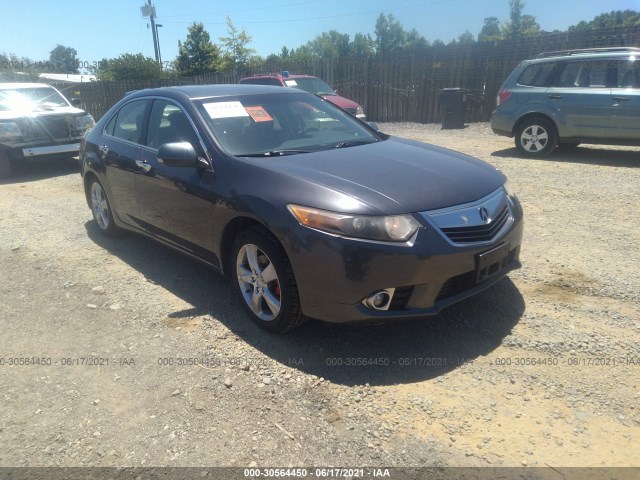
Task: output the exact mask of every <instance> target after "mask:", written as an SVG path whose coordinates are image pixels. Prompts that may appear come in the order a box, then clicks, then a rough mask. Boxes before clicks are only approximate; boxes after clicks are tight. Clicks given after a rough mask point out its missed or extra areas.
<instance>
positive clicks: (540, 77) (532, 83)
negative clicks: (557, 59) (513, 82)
mask: <svg viewBox="0 0 640 480" xmlns="http://www.w3.org/2000/svg"><path fill="white" fill-rule="evenodd" d="M555 66H556V65H555V63H552V62H547V63H534V64H533V65H529V66H528V67H527V68H525V69H524V71H523V72H522V74H521V75H520V78H518V84H520V85H525V86H529V87H545V86H547V85H548V84H549V79H550V76H551V73H552V72H553V71H554V69H555Z"/></svg>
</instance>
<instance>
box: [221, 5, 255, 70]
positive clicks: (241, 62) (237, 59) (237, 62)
mask: <svg viewBox="0 0 640 480" xmlns="http://www.w3.org/2000/svg"><path fill="white" fill-rule="evenodd" d="M227 34H228V36H226V37H220V41H221V42H222V44H223V45H224V55H225V58H226V60H227V63H228V64H229V65H230V66H231V67H232V68H233V69H234V70H237V69H240V68H244V67H246V66H247V65H248V63H249V58H250V57H251V55H252V54H253V53H255V50H254V49H253V48H249V47H248V46H247V45H249V43H251V35H249V34H248V33H247V32H246V31H245V30H244V29H242V30H241V31H238V29H237V28H236V26H235V25H234V24H233V22H232V21H231V18H229V17H227Z"/></svg>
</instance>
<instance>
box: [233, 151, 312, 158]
mask: <svg viewBox="0 0 640 480" xmlns="http://www.w3.org/2000/svg"><path fill="white" fill-rule="evenodd" d="M299 153H310V152H309V150H271V151H269V152H261V153H241V154H236V157H282V156H284V155H297V154H299Z"/></svg>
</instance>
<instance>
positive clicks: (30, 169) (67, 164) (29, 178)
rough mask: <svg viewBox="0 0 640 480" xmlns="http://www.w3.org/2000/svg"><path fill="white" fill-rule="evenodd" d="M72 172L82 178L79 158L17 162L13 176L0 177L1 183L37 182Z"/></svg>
mask: <svg viewBox="0 0 640 480" xmlns="http://www.w3.org/2000/svg"><path fill="white" fill-rule="evenodd" d="M72 174H75V175H78V178H80V165H79V164H78V159H77V158H73V157H71V158H54V159H51V160H37V161H33V162H26V163H17V164H14V166H13V175H12V176H11V178H3V179H0V185H9V184H12V183H26V182H36V181H38V180H44V179H46V178H53V177H62V176H65V175H72Z"/></svg>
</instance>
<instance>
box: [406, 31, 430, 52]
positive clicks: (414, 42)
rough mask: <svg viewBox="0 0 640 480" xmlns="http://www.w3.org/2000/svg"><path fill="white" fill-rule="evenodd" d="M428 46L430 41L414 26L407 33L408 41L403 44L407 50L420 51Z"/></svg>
mask: <svg viewBox="0 0 640 480" xmlns="http://www.w3.org/2000/svg"><path fill="white" fill-rule="evenodd" d="M428 46H429V42H428V41H427V39H426V38H424V36H422V35H420V33H419V32H418V31H417V30H416V29H415V28H412V29H411V30H409V31H408V32H407V33H406V41H405V44H404V45H403V48H404V49H405V50H408V51H412V52H418V51H420V50H425V49H426V48H427V47H428Z"/></svg>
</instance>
